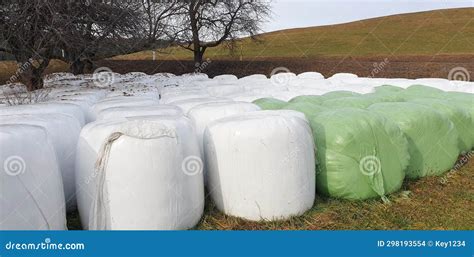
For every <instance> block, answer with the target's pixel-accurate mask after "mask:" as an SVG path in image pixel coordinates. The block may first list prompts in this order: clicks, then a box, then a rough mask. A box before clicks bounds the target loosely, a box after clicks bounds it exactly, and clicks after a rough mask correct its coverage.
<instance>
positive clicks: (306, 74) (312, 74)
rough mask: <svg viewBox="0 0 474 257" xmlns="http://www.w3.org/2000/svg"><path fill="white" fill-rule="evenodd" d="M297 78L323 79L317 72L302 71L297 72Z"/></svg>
mask: <svg viewBox="0 0 474 257" xmlns="http://www.w3.org/2000/svg"><path fill="white" fill-rule="evenodd" d="M298 78H300V79H324V76H323V74H321V73H319V72H312V71H310V72H303V73H300V74H298Z"/></svg>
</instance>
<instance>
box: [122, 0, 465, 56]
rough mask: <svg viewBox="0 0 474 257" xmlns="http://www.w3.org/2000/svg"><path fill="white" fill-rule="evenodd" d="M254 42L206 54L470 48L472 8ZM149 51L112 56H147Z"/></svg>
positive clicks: (177, 51)
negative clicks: (232, 49) (230, 50)
mask: <svg viewBox="0 0 474 257" xmlns="http://www.w3.org/2000/svg"><path fill="white" fill-rule="evenodd" d="M258 38H259V42H254V41H252V40H250V39H249V38H246V39H243V40H240V41H238V42H237V46H236V48H235V55H233V56H232V55H231V54H230V53H229V50H228V49H227V48H225V47H217V48H210V49H209V50H208V52H206V56H207V57H209V58H211V59H238V58H240V55H241V54H242V57H243V59H252V58H301V57H309V58H311V57H318V56H346V55H350V56H378V55H437V54H449V55H451V54H454V55H462V54H474V8H460V9H448V10H436V11H428V12H420V13H412V14H401V15H393V16H386V17H381V18H374V19H368V20H362V21H356V22H351V23H346V24H340V25H332V26H321V27H309V28H300V29H289V30H282V31H277V32H271V33H266V34H262V35H260V36H259V37H258ZM163 52H164V53H161V54H158V55H157V58H158V59H171V60H173V59H191V58H192V56H191V52H189V51H187V50H184V49H181V48H178V47H173V48H168V49H165V50H163ZM152 56H153V55H152V52H151V51H144V52H139V53H134V54H129V55H124V56H117V57H114V58H113V59H116V60H150V59H152Z"/></svg>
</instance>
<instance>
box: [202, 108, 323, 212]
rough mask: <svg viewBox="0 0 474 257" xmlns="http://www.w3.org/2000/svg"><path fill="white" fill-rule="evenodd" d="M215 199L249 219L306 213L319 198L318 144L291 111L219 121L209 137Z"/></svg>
mask: <svg viewBox="0 0 474 257" xmlns="http://www.w3.org/2000/svg"><path fill="white" fill-rule="evenodd" d="M204 138H205V139H204V148H205V152H206V162H207V164H208V174H209V176H208V178H209V181H208V183H209V188H210V189H211V190H210V194H211V197H212V199H213V201H214V202H215V204H216V206H217V208H218V209H219V210H221V211H222V212H224V213H226V214H228V215H232V216H237V217H241V218H245V219H249V220H256V221H260V220H278V219H285V218H289V217H291V216H295V215H301V214H303V213H304V212H305V211H307V210H308V209H310V208H311V207H312V205H313V202H314V197H315V181H314V180H315V176H314V145H313V143H312V137H311V129H310V127H309V124H308V122H307V120H306V119H305V118H304V116H303V117H302V116H301V115H300V114H299V113H297V112H292V111H259V112H250V113H244V114H241V115H235V116H230V117H227V118H223V119H219V120H216V121H214V122H213V123H211V124H210V125H209V126H208V128H207V129H206V132H205V136H204Z"/></svg>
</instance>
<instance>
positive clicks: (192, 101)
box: [169, 97, 232, 114]
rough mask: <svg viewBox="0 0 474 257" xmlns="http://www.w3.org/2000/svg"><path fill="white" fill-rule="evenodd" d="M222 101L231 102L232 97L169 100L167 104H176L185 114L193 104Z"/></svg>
mask: <svg viewBox="0 0 474 257" xmlns="http://www.w3.org/2000/svg"><path fill="white" fill-rule="evenodd" d="M223 102H232V99H228V98H219V97H205V98H194V99H188V100H181V101H176V102H171V103H169V104H170V105H174V106H178V107H179V108H181V110H183V113H184V114H187V113H188V112H189V110H191V109H192V108H193V107H195V106H198V105H201V104H207V103H223Z"/></svg>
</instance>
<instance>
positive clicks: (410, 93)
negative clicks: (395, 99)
mask: <svg viewBox="0 0 474 257" xmlns="http://www.w3.org/2000/svg"><path fill="white" fill-rule="evenodd" d="M443 93H444V91H443V90H440V89H437V88H434V87H428V86H423V85H413V86H409V87H408V88H407V89H405V90H403V91H400V92H399V93H398V95H399V96H400V97H403V98H404V99H405V100H407V101H408V100H411V99H415V98H426V97H429V98H439V97H440V96H441V95H442V94H443Z"/></svg>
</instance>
